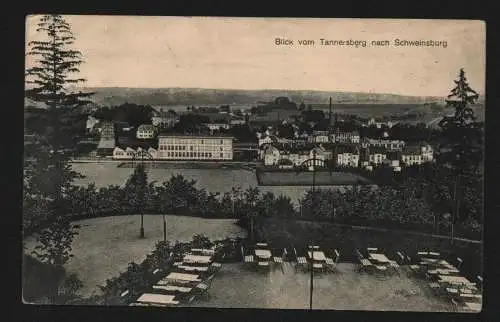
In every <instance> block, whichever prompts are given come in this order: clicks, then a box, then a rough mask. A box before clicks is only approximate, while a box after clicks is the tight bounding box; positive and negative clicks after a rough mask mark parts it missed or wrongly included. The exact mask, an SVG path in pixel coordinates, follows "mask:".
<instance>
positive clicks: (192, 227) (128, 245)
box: [26, 215, 246, 296]
mask: <svg viewBox="0 0 500 322" xmlns="http://www.w3.org/2000/svg"><path fill="white" fill-rule="evenodd" d="M234 222H235V220H232V219H203V218H195V217H185V216H170V215H169V216H167V240H169V241H170V242H172V243H173V242H175V241H176V240H178V241H181V242H187V241H190V240H191V239H192V237H193V235H195V234H204V235H205V236H207V237H208V238H210V239H224V238H226V237H238V236H241V237H244V236H245V235H246V232H245V231H243V230H242V229H241V228H240V227H239V226H237V225H235V224H234ZM75 224H78V225H80V226H81V228H80V229H79V230H78V231H79V234H78V235H77V236H76V237H75V239H74V241H73V244H72V246H73V254H74V256H75V257H73V258H72V259H70V261H69V262H68V264H67V266H66V268H67V269H68V271H69V272H71V273H76V274H77V275H78V277H79V278H80V279H81V281H82V282H83V285H84V287H83V289H82V290H81V294H82V295H84V296H89V295H91V294H92V292H94V291H96V292H98V287H97V286H98V285H104V283H105V282H106V279H108V278H112V277H115V276H118V275H119V274H120V273H121V272H123V271H125V269H126V268H127V265H128V264H129V263H130V262H135V263H140V262H142V261H143V260H144V259H145V258H146V255H148V254H149V253H151V251H152V250H153V249H154V245H155V243H156V242H157V241H160V240H163V221H162V216H159V215H145V216H144V231H145V235H146V238H145V239H140V238H139V228H140V216H139V215H131V216H117V217H104V218H94V219H86V220H81V221H77V222H75ZM34 243H35V240H34V238H33V237H30V238H28V239H27V240H26V248H27V250H28V251H30V250H32V249H33V247H34Z"/></svg>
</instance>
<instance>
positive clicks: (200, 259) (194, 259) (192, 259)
mask: <svg viewBox="0 0 500 322" xmlns="http://www.w3.org/2000/svg"><path fill="white" fill-rule="evenodd" d="M184 261H185V262H189V263H211V262H212V256H202V255H186V256H184Z"/></svg>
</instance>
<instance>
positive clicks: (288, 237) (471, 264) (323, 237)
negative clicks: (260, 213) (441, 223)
mask: <svg viewBox="0 0 500 322" xmlns="http://www.w3.org/2000/svg"><path fill="white" fill-rule="evenodd" d="M256 226H257V227H256V231H255V233H256V236H257V237H258V238H260V239H261V240H267V241H268V242H270V243H271V244H272V245H274V246H275V247H296V248H297V249H299V248H302V247H305V246H306V245H309V244H310V242H311V240H313V241H314V242H315V244H317V245H320V246H322V248H325V249H332V248H336V249H338V250H339V251H340V252H341V257H342V261H348V262H356V261H357V260H356V257H355V252H354V251H355V249H356V248H359V249H363V248H366V247H378V248H380V249H383V250H384V251H385V252H386V254H388V255H393V254H395V253H396V252H397V251H404V252H406V253H407V254H410V256H411V254H415V253H416V252H418V251H420V250H436V251H439V252H441V254H442V255H443V256H445V257H446V259H448V260H450V261H452V262H455V261H456V259H457V257H460V258H462V259H463V264H462V267H461V271H462V272H463V273H464V274H465V275H466V276H467V277H469V278H471V279H474V280H475V278H476V276H477V275H478V274H481V271H482V265H481V263H482V247H481V245H480V244H471V243H466V242H460V241H455V244H454V245H450V241H449V240H448V239H438V238H431V237H427V236H418V235H412V234H407V233H404V232H381V231H370V230H356V229H350V228H340V227H336V226H334V225H332V224H330V223H327V222H321V223H318V222H316V223H311V222H306V221H295V220H280V219H265V220H262V221H260V223H258V224H257V225H256Z"/></svg>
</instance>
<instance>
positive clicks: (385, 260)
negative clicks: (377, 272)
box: [368, 253, 389, 264]
mask: <svg viewBox="0 0 500 322" xmlns="http://www.w3.org/2000/svg"><path fill="white" fill-rule="evenodd" d="M368 257H370V259H373V260H374V261H376V262H379V263H384V264H386V263H389V258H387V256H385V255H384V254H377V253H370V254H369V255H368Z"/></svg>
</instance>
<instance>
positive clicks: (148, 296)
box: [137, 293, 179, 304]
mask: <svg viewBox="0 0 500 322" xmlns="http://www.w3.org/2000/svg"><path fill="white" fill-rule="evenodd" d="M174 298H175V296H174V295H164V294H152V293H145V294H142V295H141V296H140V297H139V298H138V299H137V302H140V303H153V304H179V302H178V301H174Z"/></svg>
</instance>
